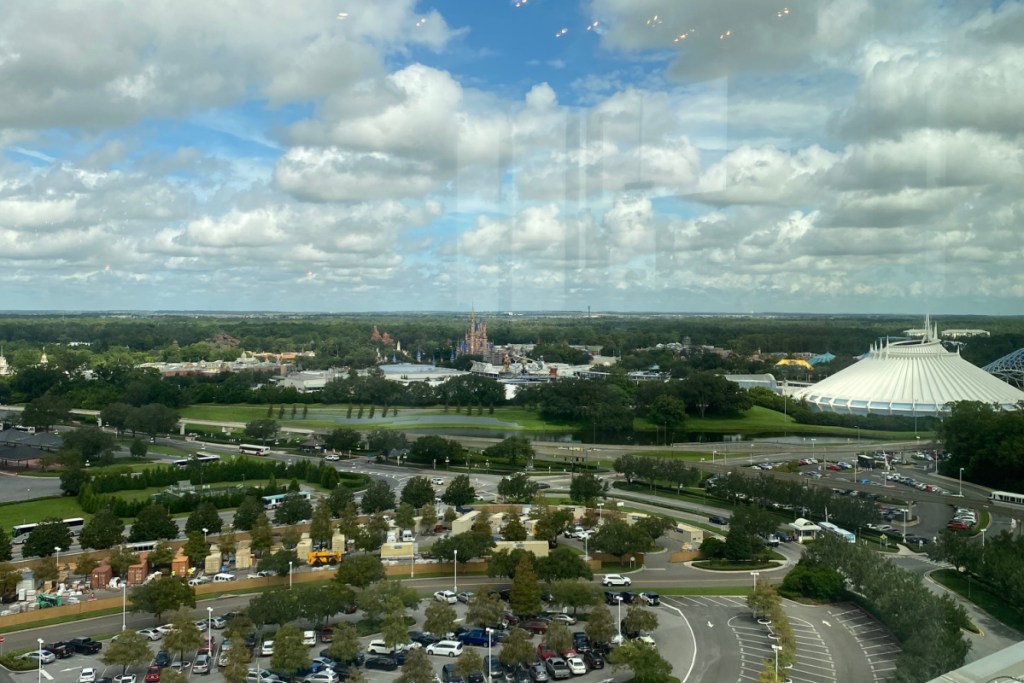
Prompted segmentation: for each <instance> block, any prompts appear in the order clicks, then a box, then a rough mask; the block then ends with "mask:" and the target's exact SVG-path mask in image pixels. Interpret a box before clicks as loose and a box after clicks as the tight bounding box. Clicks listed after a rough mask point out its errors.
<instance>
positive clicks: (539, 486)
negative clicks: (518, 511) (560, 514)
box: [535, 481, 551, 489]
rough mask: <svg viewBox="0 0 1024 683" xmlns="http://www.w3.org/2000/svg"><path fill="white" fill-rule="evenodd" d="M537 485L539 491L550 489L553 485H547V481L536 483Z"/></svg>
mask: <svg viewBox="0 0 1024 683" xmlns="http://www.w3.org/2000/svg"><path fill="white" fill-rule="evenodd" d="M535 483H536V484H537V488H538V489H549V488H551V484H549V483H547V482H546V481H538V482H535Z"/></svg>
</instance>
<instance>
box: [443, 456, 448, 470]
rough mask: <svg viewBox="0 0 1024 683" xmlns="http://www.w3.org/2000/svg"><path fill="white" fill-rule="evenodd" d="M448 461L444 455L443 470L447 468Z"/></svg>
mask: <svg viewBox="0 0 1024 683" xmlns="http://www.w3.org/2000/svg"><path fill="white" fill-rule="evenodd" d="M448 462H449V460H448V456H445V458H444V469H445V471H447V470H448Z"/></svg>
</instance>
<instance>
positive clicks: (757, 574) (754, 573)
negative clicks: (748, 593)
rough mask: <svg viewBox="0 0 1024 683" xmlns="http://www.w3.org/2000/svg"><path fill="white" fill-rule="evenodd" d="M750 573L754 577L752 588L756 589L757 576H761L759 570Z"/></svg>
mask: <svg viewBox="0 0 1024 683" xmlns="http://www.w3.org/2000/svg"><path fill="white" fill-rule="evenodd" d="M750 575H751V576H753V577H754V590H757V577H759V576H761V572H750Z"/></svg>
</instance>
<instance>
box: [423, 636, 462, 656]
mask: <svg viewBox="0 0 1024 683" xmlns="http://www.w3.org/2000/svg"><path fill="white" fill-rule="evenodd" d="M462 648H463V644H462V642H461V641H458V640H439V641H438V642H436V643H431V644H430V645H427V654H428V655H438V656H440V657H458V656H459V655H461V654H462Z"/></svg>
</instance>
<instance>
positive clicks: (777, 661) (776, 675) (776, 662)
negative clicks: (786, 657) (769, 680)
mask: <svg viewBox="0 0 1024 683" xmlns="http://www.w3.org/2000/svg"><path fill="white" fill-rule="evenodd" d="M781 649H782V646H781V645H776V644H775V643H772V651H773V652H774V653H775V680H779V650H781Z"/></svg>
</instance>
